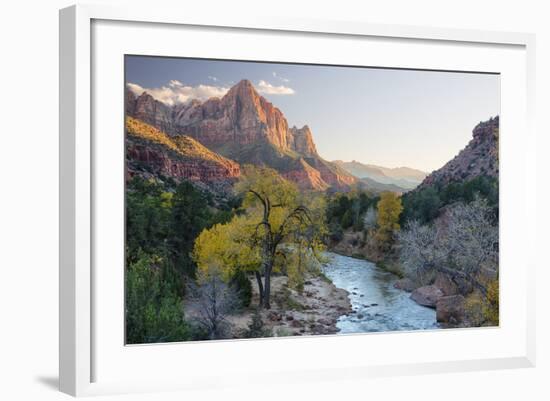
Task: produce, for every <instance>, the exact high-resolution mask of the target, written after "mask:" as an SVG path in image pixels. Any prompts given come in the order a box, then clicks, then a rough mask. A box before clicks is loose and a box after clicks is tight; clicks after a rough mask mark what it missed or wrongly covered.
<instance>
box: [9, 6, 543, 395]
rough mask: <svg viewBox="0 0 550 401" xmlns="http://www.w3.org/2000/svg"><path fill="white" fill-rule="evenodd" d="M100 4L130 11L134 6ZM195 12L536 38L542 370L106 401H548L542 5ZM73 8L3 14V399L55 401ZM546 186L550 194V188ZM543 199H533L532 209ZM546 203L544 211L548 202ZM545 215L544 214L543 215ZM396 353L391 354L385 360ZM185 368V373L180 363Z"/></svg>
mask: <svg viewBox="0 0 550 401" xmlns="http://www.w3.org/2000/svg"><path fill="white" fill-rule="evenodd" d="M96 2H97V3H114V4H131V3H135V2H136V0H134V2H132V1H124V0H119V1H115V0H113V1H105V0H104V1H100V0H96ZM140 3H150V4H151V5H153V6H155V7H161V6H163V5H165V4H170V3H172V4H178V5H179V6H180V7H182V9H184V10H185V9H188V10H189V11H190V12H194V13H195V12H203V13H206V14H208V13H211V12H216V13H217V12H223V13H228V14H232V13H236V14H238V13H246V12H247V10H255V11H254V12H255V13H262V14H274V15H279V16H296V17H309V18H329V19H341V20H350V19H354V20H355V19H359V20H364V21H367V22H375V23H395V24H407V25H429V26H436V27H458V28H473V29H488V30H504V31H526V32H533V33H536V34H537V115H538V126H537V129H538V141H539V144H538V152H539V153H538V159H537V160H538V171H537V174H538V177H539V178H538V181H539V185H538V192H537V197H538V203H539V213H538V215H539V216H540V221H539V222H538V232H537V233H525V235H529V236H532V238H533V240H534V241H535V240H536V241H538V249H539V250H540V251H539V260H540V262H539V266H537V268H538V272H537V284H538V293H537V305H538V306H537V310H538V313H537V319H538V321H537V325H538V328H537V338H538V343H537V346H538V364H537V365H538V366H537V367H536V368H534V369H523V370H508V371H493V372H481V373H479V372H478V373H461V374H441V375H430V376H415V377H396V378H380V379H369V380H365V381H363V382H361V383H357V382H351V381H350V382H327V383H324V384H322V385H319V384H315V386H313V385H309V384H304V385H301V386H283V385H281V383H273V385H272V386H271V387H270V388H269V389H267V390H266V389H263V390H262V389H259V388H254V387H253V383H251V387H250V390H249V391H246V392H243V391H235V390H227V391H225V392H222V391H219V390H216V391H211V392H207V393H201V394H182V393H164V394H148V395H139V396H136V395H130V396H119V397H116V398H115V397H106V398H107V399H129V400H172V399H174V400H175V399H178V400H181V399H187V400H194V399H201V400H210V399H212V400H214V399H216V400H218V399H224V400H233V399H235V400H249V399H250V400H253V399H254V400H259V399H261V400H262V401H264V400H266V401H267V400H272V399H273V400H275V399H277V400H282V399H288V400H295V399H298V398H305V399H308V400H332V399H343V400H345V399H354V398H357V399H361V400H362V399H367V400H368V399H388V398H389V399H394V398H396V399H397V398H401V399H407V400H415V399H423V400H430V399H443V400H445V401H447V400H466V399H471V400H474V399H491V400H519V399H528V400H539V399H540V400H542V399H549V398H548V397H550V389H549V387H548V380H549V378H550V351H549V347H548V343H549V339H550V330H549V329H550V326H549V314H548V309H547V308H548V306H549V296H548V292H549V291H548V283H549V282H550V274H549V269H548V263H547V261H546V260H545V259H543V256H544V255H543V252H542V250H543V249H545V247H547V246H548V245H547V242H548V240H549V239H550V238H549V236H548V235H547V234H546V232H544V231H543V227H548V226H549V224H550V221H549V218H548V211H547V210H548V209H547V207H548V206H547V205H548V202H547V199H548V197H547V196H546V195H547V192H548V190H547V188H546V187H547V183H548V178H547V177H548V174H549V173H550V171H549V169H548V161H547V160H548V159H547V157H546V153H547V152H548V145H549V140H548V137H549V136H550V135H549V134H548V128H547V124H545V120H546V119H545V117H546V114H547V113H546V111H547V109H548V105H550V99H549V89H550V86H549V77H548V73H550V24H549V23H548V19H549V16H550V13H549V11H548V10H546V7H545V6H546V4H545V3H547V2H545V1H536V0H524V1H521V2H520V1H514V2H504V1H502V0H500V1H499V0H485V1H480V0H461V1H441V0H414V1H410V0H402V1H394V0H388V1H384V2H382V1H371V0H363V1H351V0H350V1H347V0H339V1H336V2H330V4H329V3H328V2H327V4H326V5H323V4H322V3H321V2H320V1H302V2H299V1H296V0H293V1H292V0H277V1H271V2H262V1H258V0H255V1H248V2H247V1H244V0H243V1H240V0H232V1H223V0H208V1H202V2H196V1H182V0H179V1H171V2H170V1H162V0H155V1H154V2H147V1H140ZM70 4H72V2H71V1H64V0H50V1H46V0H26V1H19V2H16V1H11V2H9V3H8V2H4V3H3V6H2V21H1V23H0V43H1V46H0V51H1V53H0V54H1V61H0V82H1V84H0V92H1V95H0V110H1V111H2V112H1V114H0V115H1V121H2V122H1V123H0V135H1V137H0V138H1V142H0V149H1V150H0V174H1V176H0V177H1V178H0V188H1V192H0V271H1V276H0V399H5V400H20V399H21V400H23V399H24V400H57V399H65V398H68V397H67V396H65V395H62V394H60V393H58V392H57V334H58V330H57V324H58V315H57V291H58V285H57V280H58V274H57V261H58V241H57V235H58V234H57V233H58V225H57V221H58V209H57V208H58V195H57V192H58V179H57V176H58V162H57V159H58V131H57V130H58V69H57V67H58V61H57V60H58V20H57V10H58V9H59V8H62V7H65V6H68V5H70ZM545 184H546V185H545ZM536 201H537V200H536V199H535V194H533V203H535V202H536ZM545 201H546V202H545ZM543 208H544V209H543ZM388 352H392V350H388ZM182 363H184V362H182Z"/></svg>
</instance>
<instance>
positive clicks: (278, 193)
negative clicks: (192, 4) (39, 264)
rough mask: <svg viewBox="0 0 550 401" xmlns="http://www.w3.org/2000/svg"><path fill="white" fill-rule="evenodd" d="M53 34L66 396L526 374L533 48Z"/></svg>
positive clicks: (169, 19) (320, 33)
mask: <svg viewBox="0 0 550 401" xmlns="http://www.w3.org/2000/svg"><path fill="white" fill-rule="evenodd" d="M60 29H61V31H60V48H61V55H60V69H61V87H60V98H61V104H60V108H61V111H60V127H61V129H60V131H61V133H60V135H61V141H60V157H61V160H60V180H61V181H60V182H61V192H60V200H61V221H60V231H61V238H60V242H61V248H60V249H61V261H60V387H61V390H62V391H64V392H67V393H70V394H73V395H88V394H104V393H114V392H132V391H152V390H166V389H197V388H207V387H208V386H211V385H216V386H220V385H222V386H223V385H224V384H231V385H235V384H237V385H238V384H239V383H241V384H243V385H244V384H245V383H246V380H250V379H251V378H254V380H256V379H257V380H259V381H261V380H268V379H267V376H269V380H272V379H273V378H274V377H277V378H278V379H280V380H283V381H285V380H286V381H292V380H296V378H299V379H300V380H320V379H326V378H328V377H333V378H338V377H344V376H346V377H350V376H351V377H354V378H357V379H358V380H359V379H360V378H362V377H369V376H376V375H388V374H391V375H399V374H403V373H405V372H407V373H410V372H417V373H422V372H436V371H458V370H472V369H495V368H505V367H520V366H526V367H527V366H532V364H533V363H534V337H533V336H534V329H533V325H534V319H533V309H534V305H533V299H534V298H533V297H534V295H533V283H532V275H530V271H531V269H532V267H533V264H534V263H535V261H534V260H531V259H529V257H528V256H525V255H530V253H529V252H528V250H529V247H530V246H531V244H530V242H529V239H528V237H526V236H525V235H524V234H523V233H526V232H532V227H531V226H532V224H534V223H533V221H534V220H533V216H534V213H535V211H534V208H533V207H532V205H531V202H530V200H529V197H528V191H527V189H529V188H533V187H534V174H533V171H534V157H533V156H534V152H533V144H534V134H533V133H532V131H531V126H530V122H531V116H530V113H531V110H532V109H533V106H532V89H533V85H534V74H533V70H532V69H533V57H534V55H533V45H534V38H533V37H532V36H530V35H527V34H508V33H491V32H475V31H461V30H443V29H441V30H440V29H427V28H416V27H398V26H376V25H369V24H360V23H348V22H346V23H343V22H342V23H337V22H328V21H301V20H300V21H295V20H292V19H284V20H279V19H269V18H266V19H254V20H250V21H248V20H240V19H238V18H233V17H231V18H229V17H227V16H226V17H223V18H222V17H220V18H216V17H208V18H207V17H204V19H203V18H201V17H193V16H190V15H181V16H180V15H179V13H177V12H175V13H170V14H168V13H166V14H164V13H162V12H160V11H157V12H155V11H154V10H150V9H147V10H140V9H133V10H131V11H130V10H127V9H123V10H121V9H111V8H106V7H96V6H75V7H71V8H68V9H64V10H62V11H61V16H60ZM513 183H514V187H515V188H517V186H518V185H519V184H518V183H521V185H523V186H524V187H525V191H517V190H515V189H513V188H512V184H513ZM388 349H391V350H392V352H390V353H388V352H386V351H385V350H388ZM182 360H186V361H192V363H189V364H181V361H182ZM212 361H215V363H211V362H212Z"/></svg>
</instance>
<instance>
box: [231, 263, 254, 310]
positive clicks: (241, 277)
mask: <svg viewBox="0 0 550 401" xmlns="http://www.w3.org/2000/svg"><path fill="white" fill-rule="evenodd" d="M229 285H230V286H231V287H233V288H234V289H235V291H236V292H237V296H238V298H239V301H240V302H239V303H240V306H241V307H244V308H246V307H248V306H250V302H251V301H252V284H251V283H250V280H249V279H248V276H247V274H246V273H245V272H243V271H242V270H237V271H236V272H235V273H234V274H233V276H232V277H231V279H230V281H229Z"/></svg>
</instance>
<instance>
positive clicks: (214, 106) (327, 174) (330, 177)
mask: <svg viewBox="0 0 550 401" xmlns="http://www.w3.org/2000/svg"><path fill="white" fill-rule="evenodd" d="M126 113H127V115H129V116H132V117H135V118H136V119H139V120H141V121H144V122H146V123H148V124H150V125H152V126H154V127H156V128H157V129H159V130H161V131H163V132H165V133H166V134H167V135H168V136H170V137H174V136H179V135H186V136H189V137H191V138H193V139H195V140H197V141H198V142H200V143H201V144H202V145H204V146H206V147H207V148H208V149H210V150H212V151H214V152H216V153H219V154H220V155H223V156H225V157H226V158H228V159H231V160H234V161H236V162H237V163H239V164H254V165H264V166H268V167H271V168H274V169H275V170H277V171H279V172H280V173H281V174H282V175H283V176H285V177H286V178H288V179H289V180H291V181H294V182H295V183H297V184H298V186H299V187H300V188H302V189H315V190H325V189H327V188H329V187H332V188H335V189H342V190H345V189H348V188H349V186H350V185H352V184H353V183H355V182H356V178H355V177H353V176H352V175H351V174H349V173H347V172H346V171H344V170H343V169H341V168H339V167H338V166H336V165H334V164H333V163H331V162H328V161H326V160H324V159H322V158H321V157H320V156H319V154H318V153H317V149H316V146H315V143H314V140H313V133H312V131H311V129H310V128H309V127H308V126H307V125H306V126H304V127H302V128H296V127H292V128H289V126H288V122H287V120H286V118H285V116H284V114H283V113H282V112H281V110H279V109H278V108H277V107H275V106H274V105H273V104H272V103H271V102H269V101H268V100H267V99H265V98H264V97H263V96H260V95H259V94H258V92H257V91H256V89H255V88H254V86H253V85H252V83H251V82H250V81H248V80H242V81H240V82H239V83H238V84H236V85H235V86H233V87H232V88H231V89H230V90H229V91H228V92H227V93H226V94H225V95H224V96H223V97H222V98H221V99H220V98H210V99H208V100H206V101H205V102H200V101H199V100H196V99H194V100H191V101H190V102H187V103H183V104H176V105H174V106H168V105H166V104H164V103H162V102H160V101H158V100H155V99H154V98H153V97H152V96H151V95H149V94H148V93H146V92H144V93H142V94H141V95H139V96H136V95H135V94H133V93H131V92H130V91H128V93H127V96H126Z"/></svg>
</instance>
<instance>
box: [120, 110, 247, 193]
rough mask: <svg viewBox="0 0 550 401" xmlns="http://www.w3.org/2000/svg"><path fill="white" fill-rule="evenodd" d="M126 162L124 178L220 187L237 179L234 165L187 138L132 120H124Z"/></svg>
mask: <svg viewBox="0 0 550 401" xmlns="http://www.w3.org/2000/svg"><path fill="white" fill-rule="evenodd" d="M126 133H127V135H126V162H127V174H128V177H132V176H134V175H141V176H144V177H149V176H158V175H163V176H166V177H171V178H173V179H175V180H176V181H180V180H182V179H186V180H190V181H194V182H198V183H202V184H204V185H206V186H212V185H215V186H220V185H221V186H223V185H225V184H230V183H231V182H233V181H235V179H236V178H238V177H239V175H240V167H239V165H238V164H237V163H235V162H233V161H231V160H228V159H226V158H224V157H222V156H220V155H217V154H215V153H214V152H212V151H210V150H208V149H207V148H205V147H204V146H203V145H201V144H200V143H198V142H197V141H195V140H194V139H192V138H189V137H187V136H174V137H168V136H167V135H166V134H164V133H163V132H161V131H159V130H157V129H156V128H154V127H152V126H150V125H149V124H146V123H144V122H142V121H139V120H136V119H134V118H132V117H127V119H126Z"/></svg>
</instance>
